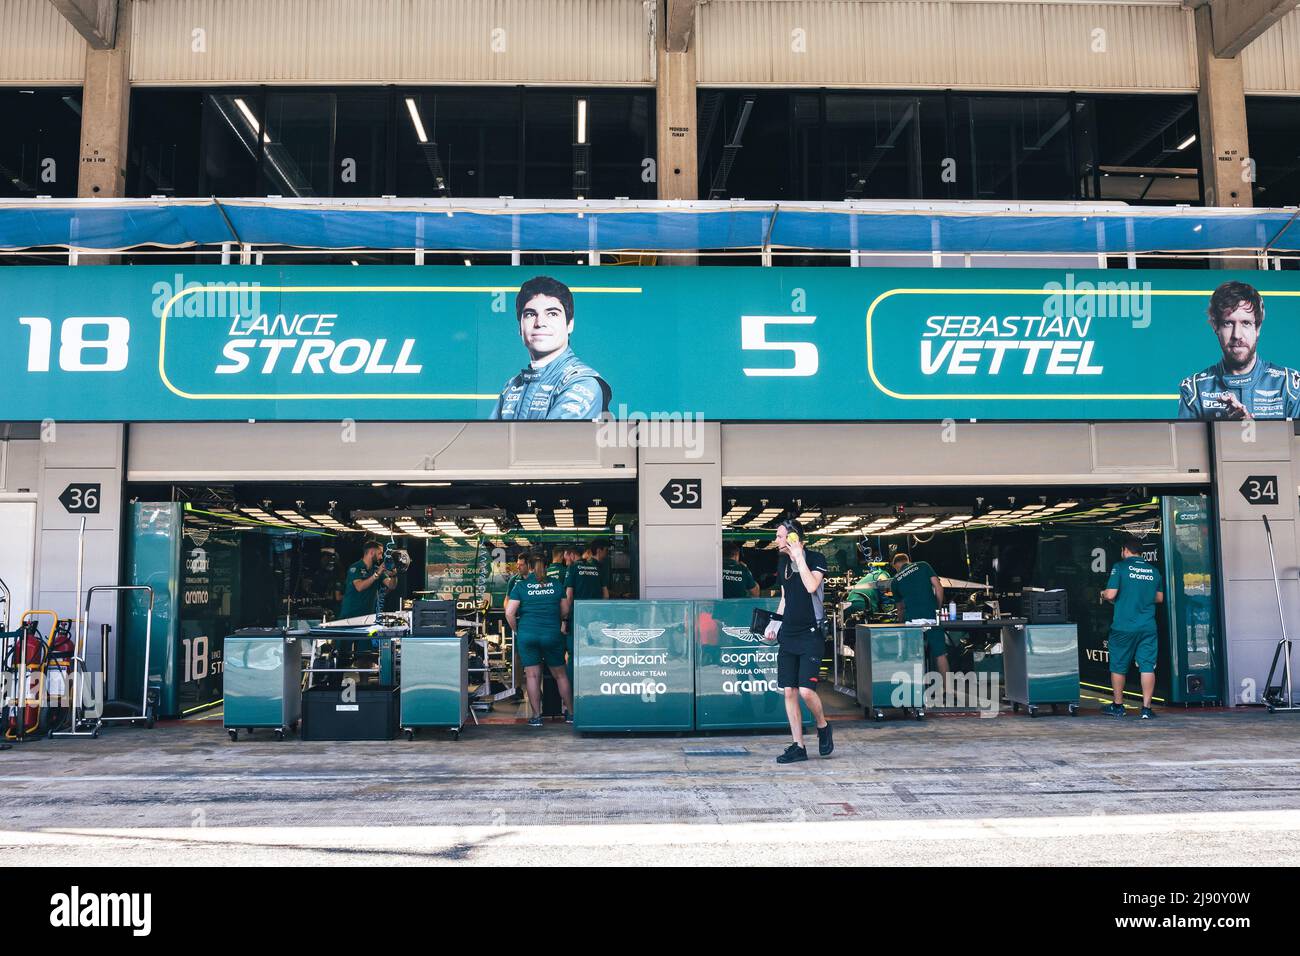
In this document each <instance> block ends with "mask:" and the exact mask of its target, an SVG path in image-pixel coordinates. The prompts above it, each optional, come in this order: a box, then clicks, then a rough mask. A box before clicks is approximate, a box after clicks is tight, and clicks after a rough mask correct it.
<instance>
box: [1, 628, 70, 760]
mask: <svg viewBox="0 0 1300 956" xmlns="http://www.w3.org/2000/svg"><path fill="white" fill-rule="evenodd" d="M33 613H40V612H30V611H29V612H28V614H24V615H23V620H22V623H21V624H19V626H18V638H17V640H14V641H12V642H11V643H10V645H9V656H8V659H7V660H5V662H4V669H5V671H6V672H7V673H9V674H12V675H13V680H14V688H15V694H16V699H15V701H14V704H13V705H12V706H11V707H10V708H9V719H8V720H7V721H5V739H6V740H20V739H22V738H23V737H26V736H27V735H28V734H34V733H36V731H37V730H39V729H40V725H41V676H42V674H43V673H44V668H45V658H46V652H47V650H48V644H47V643H46V641H45V638H44V637H42V635H41V630H40V628H39V627H38V626H37V624H36V621H34V620H28V616H29V615H30V614H33ZM56 621H57V619H56Z"/></svg>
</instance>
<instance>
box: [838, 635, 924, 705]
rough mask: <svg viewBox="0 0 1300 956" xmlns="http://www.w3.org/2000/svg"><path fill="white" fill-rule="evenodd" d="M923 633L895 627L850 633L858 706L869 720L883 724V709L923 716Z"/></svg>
mask: <svg viewBox="0 0 1300 956" xmlns="http://www.w3.org/2000/svg"><path fill="white" fill-rule="evenodd" d="M925 631H926V629H925V628H923V627H905V626H902V625H896V624H867V625H861V624H860V625H858V626H857V627H856V628H855V629H854V632H855V633H854V648H853V650H854V661H855V667H856V671H855V676H856V682H857V694H858V704H859V705H860V706H861V707H862V709H863V710H864V711H866V713H867V716H869V717H871V718H872V719H873V720H884V719H885V708H886V707H896V708H899V709H900V710H902V712H903V713H904V714H908V713H910V714H911V715H912V716H913V717H915V718H916V719H917V720H920V719H921V718H923V717H924V716H925Z"/></svg>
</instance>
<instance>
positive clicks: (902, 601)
mask: <svg viewBox="0 0 1300 956" xmlns="http://www.w3.org/2000/svg"><path fill="white" fill-rule="evenodd" d="M891 590H892V591H893V592H894V600H895V601H897V602H898V610H899V614H898V619H899V621H901V622H902V623H904V624H906V623H907V622H908V621H916V620H920V619H922V618H924V619H925V620H927V621H933V620H935V615H936V614H937V613H938V611H939V605H941V604H942V603H943V585H942V584H940V583H939V576H938V575H937V574H935V573H934V568H932V567H930V562H928V561H916V562H913V561H912V559H911V558H910V557H908V556H907V555H906V554H903V553H902V552H899V553H898V554H896V555H894V582H893V586H892V588H891ZM925 646H926V649H927V650H928V651H929V652H930V660H931V662H933V664H934V667H935V670H937V671H938V672H939V673H940V674H947V673H948V638H947V635H945V634H944V633H943V628H941V627H939V626H938V625H937V624H936V625H935V626H934V627H928V628H926V630H925Z"/></svg>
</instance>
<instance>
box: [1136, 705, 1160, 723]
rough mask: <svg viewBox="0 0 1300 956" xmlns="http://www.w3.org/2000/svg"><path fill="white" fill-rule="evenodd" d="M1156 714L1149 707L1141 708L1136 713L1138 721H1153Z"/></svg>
mask: <svg viewBox="0 0 1300 956" xmlns="http://www.w3.org/2000/svg"><path fill="white" fill-rule="evenodd" d="M1155 719H1156V712H1155V711H1154V710H1152V709H1151V708H1150V707H1143V708H1142V710H1141V711H1140V712H1139V713H1138V720H1155Z"/></svg>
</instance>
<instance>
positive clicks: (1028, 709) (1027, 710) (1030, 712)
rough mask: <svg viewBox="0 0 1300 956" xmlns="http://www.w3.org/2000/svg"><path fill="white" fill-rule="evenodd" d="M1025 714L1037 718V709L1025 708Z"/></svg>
mask: <svg viewBox="0 0 1300 956" xmlns="http://www.w3.org/2000/svg"><path fill="white" fill-rule="evenodd" d="M1025 712H1026V713H1028V714H1029V716H1030V717H1037V716H1038V708H1037V707H1033V706H1030V707H1026V708H1025Z"/></svg>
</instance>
